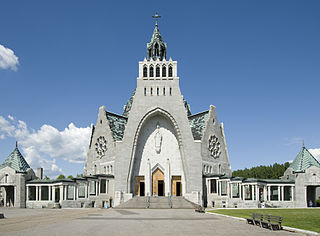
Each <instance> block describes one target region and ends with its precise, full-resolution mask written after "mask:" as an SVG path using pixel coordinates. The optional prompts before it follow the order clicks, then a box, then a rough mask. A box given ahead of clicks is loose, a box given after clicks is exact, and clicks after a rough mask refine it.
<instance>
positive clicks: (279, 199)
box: [278, 185, 280, 201]
mask: <svg viewBox="0 0 320 236" xmlns="http://www.w3.org/2000/svg"><path fill="white" fill-rule="evenodd" d="M278 201H280V186H279V185H278Z"/></svg>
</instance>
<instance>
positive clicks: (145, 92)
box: [144, 88, 147, 96]
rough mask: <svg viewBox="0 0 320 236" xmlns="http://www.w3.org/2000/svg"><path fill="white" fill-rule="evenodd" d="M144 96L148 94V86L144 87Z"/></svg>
mask: <svg viewBox="0 0 320 236" xmlns="http://www.w3.org/2000/svg"><path fill="white" fill-rule="evenodd" d="M144 96H147V88H144Z"/></svg>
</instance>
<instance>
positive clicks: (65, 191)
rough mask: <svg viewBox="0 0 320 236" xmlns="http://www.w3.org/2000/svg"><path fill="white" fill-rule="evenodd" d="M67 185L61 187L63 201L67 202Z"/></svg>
mask: <svg viewBox="0 0 320 236" xmlns="http://www.w3.org/2000/svg"><path fill="white" fill-rule="evenodd" d="M67 187H68V186H67V185H63V189H64V194H63V195H64V199H63V200H67Z"/></svg>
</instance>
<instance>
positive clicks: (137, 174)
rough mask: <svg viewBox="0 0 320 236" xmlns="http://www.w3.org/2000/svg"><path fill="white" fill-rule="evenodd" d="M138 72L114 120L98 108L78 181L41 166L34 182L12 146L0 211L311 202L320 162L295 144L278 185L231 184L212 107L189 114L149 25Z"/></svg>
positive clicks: (318, 188)
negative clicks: (52, 176) (53, 176)
mask: <svg viewBox="0 0 320 236" xmlns="http://www.w3.org/2000/svg"><path fill="white" fill-rule="evenodd" d="M138 68H139V70H138V72H139V73H138V77H137V86H136V89H135V90H134V92H133V94H132V96H131V98H130V99H129V100H128V102H127V104H126V105H125V107H124V110H123V113H122V114H121V115H120V114H114V113H112V112H110V111H107V110H106V108H105V106H101V107H100V108H99V112H98V118H97V122H96V125H91V134H90V139H89V146H88V153H87V158H86V163H85V168H84V175H83V177H76V178H72V179H60V180H45V179H43V178H42V171H41V169H40V171H38V174H37V176H36V174H35V173H34V171H33V170H32V169H31V168H30V166H29V165H28V163H27V162H26V160H25V159H24V158H23V156H22V155H21V153H20V151H19V149H18V146H16V148H15V149H14V150H13V152H12V153H11V154H10V155H9V156H8V157H7V159H6V160H5V161H4V163H2V164H1V165H0V207H1V206H2V207H3V206H4V207H22V208H23V207H27V208H45V207H49V208H58V207H121V206H122V207H135V208H146V207H150V203H151V202H152V201H153V203H154V204H155V207H157V204H158V205H161V204H162V205H161V207H162V208H163V207H167V208H175V207H182V206H183V207H186V206H187V205H186V204H185V203H183V202H182V201H181V200H183V201H185V202H188V203H189V204H191V205H189V206H191V207H194V205H196V204H197V205H202V206H205V207H228V208H236V207H239V208H242V207H261V206H262V205H263V206H266V207H286V208H287V207H307V206H308V204H309V202H313V203H314V204H315V201H316V200H317V199H318V198H319V197H320V164H319V162H318V161H317V160H316V159H315V158H314V157H313V156H312V155H311V153H310V152H309V151H308V150H307V149H306V148H305V147H304V146H303V148H302V150H301V151H300V152H299V154H298V155H297V157H296V158H295V159H294V161H293V162H292V163H291V165H290V167H289V168H288V169H287V170H286V172H285V173H284V176H283V177H282V178H281V179H254V178H241V177H232V171H231V166H230V161H229V155H228V150H227V144H226V138H225V134H224V128H223V123H219V121H218V117H217V112H216V108H215V107H214V106H212V105H211V106H210V107H209V110H207V111H204V112H200V113H197V114H192V113H191V111H190V107H189V105H188V103H187V102H186V100H184V98H183V96H182V93H181V91H180V86H179V83H180V78H179V76H178V63H177V61H174V60H172V59H171V58H169V59H167V45H166V43H165V42H164V41H163V40H162V37H161V34H160V31H159V28H158V24H157V23H156V25H155V28H154V31H153V34H152V37H151V41H150V42H149V43H148V44H147V56H146V58H145V59H144V60H143V61H140V62H139V67H138ZM182 81H183V79H182ZM161 199H162V200H161ZM160 200H161V201H160ZM130 204H131V205H130ZM163 204H164V205H163ZM183 204H184V205H183Z"/></svg>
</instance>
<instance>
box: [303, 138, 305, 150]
mask: <svg viewBox="0 0 320 236" xmlns="http://www.w3.org/2000/svg"><path fill="white" fill-rule="evenodd" d="M302 148H305V146H304V140H302Z"/></svg>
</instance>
